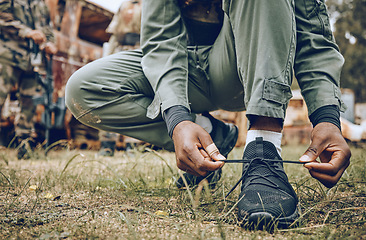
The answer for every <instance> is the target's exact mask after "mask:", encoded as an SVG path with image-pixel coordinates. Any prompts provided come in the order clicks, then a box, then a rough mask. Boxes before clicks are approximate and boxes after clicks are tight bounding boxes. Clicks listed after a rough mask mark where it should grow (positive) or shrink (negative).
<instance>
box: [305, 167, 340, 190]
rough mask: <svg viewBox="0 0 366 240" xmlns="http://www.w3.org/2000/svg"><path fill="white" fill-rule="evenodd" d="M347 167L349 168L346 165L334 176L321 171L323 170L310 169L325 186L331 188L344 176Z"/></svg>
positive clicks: (314, 176)
mask: <svg viewBox="0 0 366 240" xmlns="http://www.w3.org/2000/svg"><path fill="white" fill-rule="evenodd" d="M346 168H347V166H344V167H343V168H342V169H340V170H339V171H338V173H337V174H336V175H334V176H330V175H328V174H325V173H321V172H318V171H315V170H309V173H310V175H311V176H312V177H313V178H315V179H318V180H319V182H321V183H322V184H323V185H324V186H326V187H327V188H331V187H333V186H334V185H336V184H337V182H338V181H339V179H340V178H341V177H342V174H343V172H344V171H345V170H346Z"/></svg>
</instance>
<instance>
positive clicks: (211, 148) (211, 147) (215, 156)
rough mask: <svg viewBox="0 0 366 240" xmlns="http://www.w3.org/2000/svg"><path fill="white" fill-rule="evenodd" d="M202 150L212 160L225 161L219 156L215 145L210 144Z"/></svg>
mask: <svg viewBox="0 0 366 240" xmlns="http://www.w3.org/2000/svg"><path fill="white" fill-rule="evenodd" d="M204 148H205V150H206V152H207V153H208V155H209V156H210V157H211V158H212V159H213V160H216V161H220V160H225V159H226V158H225V157H224V156H223V155H221V153H220V152H219V149H218V148H217V147H216V145H215V143H213V142H212V143H210V144H209V145H207V146H206V147H204Z"/></svg>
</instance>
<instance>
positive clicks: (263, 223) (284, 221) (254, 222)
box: [242, 209, 299, 231]
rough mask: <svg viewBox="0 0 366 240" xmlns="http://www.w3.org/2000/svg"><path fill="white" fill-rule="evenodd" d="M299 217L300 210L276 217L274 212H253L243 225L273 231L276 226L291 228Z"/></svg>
mask: <svg viewBox="0 0 366 240" xmlns="http://www.w3.org/2000/svg"><path fill="white" fill-rule="evenodd" d="M298 217H299V213H298V210H297V209H296V211H295V212H294V213H293V214H292V215H290V216H288V217H281V218H275V217H274V216H273V215H272V214H270V213H268V212H256V213H252V214H250V215H249V216H247V217H246V219H244V221H243V225H242V227H244V228H249V229H252V230H253V229H254V230H267V231H273V229H274V228H275V227H276V228H278V229H286V228H289V227H290V226H291V225H292V224H293V223H294V222H295V221H296V220H297V219H298Z"/></svg>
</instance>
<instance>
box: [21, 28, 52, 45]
mask: <svg viewBox="0 0 366 240" xmlns="http://www.w3.org/2000/svg"><path fill="white" fill-rule="evenodd" d="M26 37H27V38H30V39H33V41H34V43H35V44H42V43H44V42H45V41H46V40H47V39H46V35H44V33H43V32H42V31H40V30H32V31H30V32H29V33H28V34H27V36H26Z"/></svg>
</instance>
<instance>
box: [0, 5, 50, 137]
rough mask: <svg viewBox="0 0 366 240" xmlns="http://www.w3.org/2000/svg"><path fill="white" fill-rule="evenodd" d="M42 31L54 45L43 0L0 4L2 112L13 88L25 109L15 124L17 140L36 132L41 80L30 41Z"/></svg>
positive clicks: (0, 92)
mask: <svg viewBox="0 0 366 240" xmlns="http://www.w3.org/2000/svg"><path fill="white" fill-rule="evenodd" d="M32 30H41V31H42V32H43V33H44V34H45V36H46V38H47V41H48V42H50V41H51V42H53V41H54V35H53V32H52V28H51V25H50V17H49V11H48V8H47V6H46V4H45V3H44V1H42V0H32V1H28V0H0V33H1V34H0V64H1V65H2V66H1V68H0V69H1V77H0V86H1V88H0V110H1V108H2V107H3V104H4V102H5V99H6V96H7V95H8V94H9V92H10V90H11V88H12V87H13V86H17V87H18V93H19V94H18V98H19V103H20V107H21V111H20V115H18V116H17V117H16V120H15V125H16V127H15V131H16V135H17V136H22V137H29V136H30V133H31V132H32V130H33V128H34V123H33V117H34V113H35V106H34V104H33V96H34V95H36V93H37V86H38V83H37V80H36V77H35V73H34V71H33V67H32V64H31V60H30V59H31V55H32V50H33V49H32V44H31V41H30V39H28V38H26V36H27V34H28V33H30V32H31V31H32Z"/></svg>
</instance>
